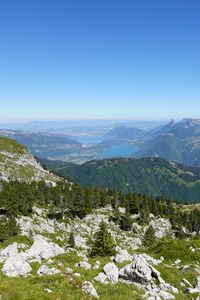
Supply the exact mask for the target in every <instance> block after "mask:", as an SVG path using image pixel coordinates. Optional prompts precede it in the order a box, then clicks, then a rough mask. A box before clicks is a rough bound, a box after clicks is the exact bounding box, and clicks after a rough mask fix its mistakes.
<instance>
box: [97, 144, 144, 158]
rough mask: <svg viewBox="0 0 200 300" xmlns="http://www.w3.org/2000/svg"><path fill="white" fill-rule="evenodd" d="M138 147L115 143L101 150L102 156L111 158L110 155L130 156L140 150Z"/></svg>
mask: <svg viewBox="0 0 200 300" xmlns="http://www.w3.org/2000/svg"><path fill="white" fill-rule="evenodd" d="M138 150H139V148H138V147H134V146H130V145H128V144H118V145H113V146H111V147H109V148H107V149H105V150H104V151H102V152H101V154H100V157H101V158H109V157H121V156H123V157H124V156H129V155H132V154H133V153H135V152H136V151H138Z"/></svg>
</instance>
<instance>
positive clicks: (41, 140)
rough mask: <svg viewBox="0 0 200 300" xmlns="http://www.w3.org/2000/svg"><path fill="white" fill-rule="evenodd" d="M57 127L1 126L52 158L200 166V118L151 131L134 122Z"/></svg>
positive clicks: (2, 132) (4, 133) (5, 133)
mask: <svg viewBox="0 0 200 300" xmlns="http://www.w3.org/2000/svg"><path fill="white" fill-rule="evenodd" d="M111 127H112V126H111ZM106 128H107V129H106ZM51 130H52V131H53V129H51ZM54 130H55V132H56V133H51V132H32V131H22V130H6V129H1V130H0V136H7V137H11V138H15V139H16V140H17V141H18V142H19V143H23V144H25V145H26V146H27V147H28V148H29V149H30V151H31V152H32V153H33V154H34V155H35V156H37V157H39V158H47V159H52V160H62V161H67V162H75V163H84V162H86V161H89V160H94V159H99V158H100V159H101V158H112V157H135V158H142V157H161V158H165V159H168V160H172V161H176V162H179V163H181V164H186V165H189V166H200V120H199V119H183V120H182V121H179V122H174V121H171V122H169V123H168V124H165V125H163V126H161V125H160V124H159V126H156V127H155V128H153V129H152V128H151V130H142V129H140V128H137V127H134V126H133V124H132V123H130V124H128V123H127V125H126V126H125V124H123V125H120V124H118V125H117V126H116V127H114V128H110V126H108V127H94V128H93V127H90V128H86V127H84V128H82V127H69V128H68V129H67V130H65V131H64V132H68V133H71V135H72V136H70V135H66V134H64V133H63V134H61V133H58V132H60V129H56V128H55V129H54ZM61 132H62V130H61ZM77 137H79V139H78V138H77ZM87 137H88V139H87ZM76 138H77V140H76ZM97 140H98V142H95V141H97ZM78 141H81V142H78Z"/></svg>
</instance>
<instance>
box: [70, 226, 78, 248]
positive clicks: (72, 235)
mask: <svg viewBox="0 0 200 300" xmlns="http://www.w3.org/2000/svg"><path fill="white" fill-rule="evenodd" d="M75 245H76V244H75V239H74V233H73V231H72V230H71V231H70V235H69V240H68V246H69V247H71V248H74V247H75Z"/></svg>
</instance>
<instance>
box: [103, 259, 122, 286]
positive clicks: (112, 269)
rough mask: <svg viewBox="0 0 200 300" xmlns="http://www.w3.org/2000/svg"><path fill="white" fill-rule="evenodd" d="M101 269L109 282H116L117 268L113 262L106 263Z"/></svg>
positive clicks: (117, 276)
mask: <svg viewBox="0 0 200 300" xmlns="http://www.w3.org/2000/svg"><path fill="white" fill-rule="evenodd" d="M103 270H104V272H105V274H106V276H107V277H108V279H109V280H110V281H111V283H113V284H116V283H117V282H118V278H119V270H118V268H117V266H116V265H115V264H114V263H113V262H109V263H108V264H106V265H105V266H104V267H103Z"/></svg>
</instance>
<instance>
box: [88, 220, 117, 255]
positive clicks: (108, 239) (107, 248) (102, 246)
mask: <svg viewBox="0 0 200 300" xmlns="http://www.w3.org/2000/svg"><path fill="white" fill-rule="evenodd" d="M114 246H115V243H114V240H113V238H112V236H111V234H110V232H109V231H108V228H107V225H106V224H105V223H104V222H101V224H100V227H99V230H98V231H97V232H96V233H95V235H94V242H93V244H92V248H91V252H90V256H92V257H93V256H97V255H99V256H107V255H113V254H115V250H114Z"/></svg>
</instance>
